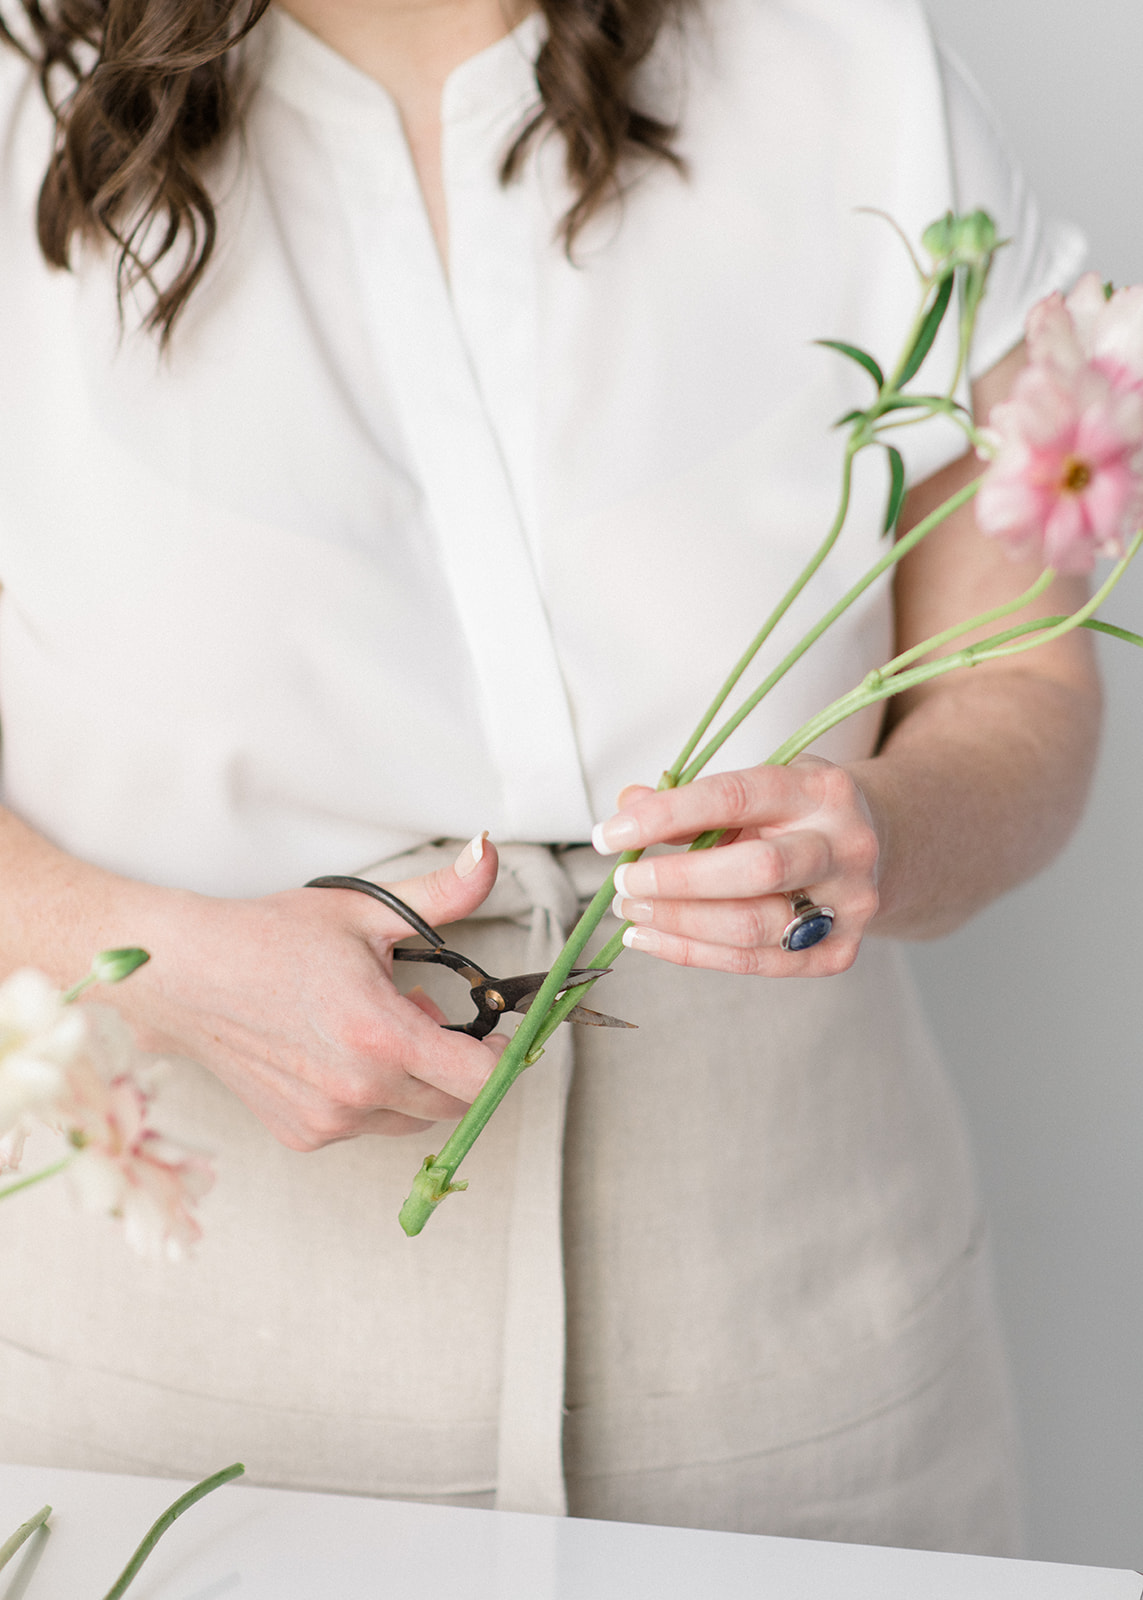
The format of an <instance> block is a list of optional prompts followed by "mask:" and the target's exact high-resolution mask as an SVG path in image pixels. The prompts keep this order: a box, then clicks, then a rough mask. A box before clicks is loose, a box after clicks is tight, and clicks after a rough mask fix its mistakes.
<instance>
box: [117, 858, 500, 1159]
mask: <svg viewBox="0 0 1143 1600" xmlns="http://www.w3.org/2000/svg"><path fill="white" fill-rule="evenodd" d="M496 871H497V859H496V851H495V849H494V848H493V847H492V846H490V845H487V844H484V845H483V848H481V841H473V844H470V845H466V846H465V848H464V850H463V851H462V852H461V854H460V856H459V857H458V859H457V861H456V862H455V863H454V864H453V865H452V866H448V867H444V868H441V869H440V870H439V871H437V872H432V873H428V874H426V875H425V876H424V877H421V878H413V879H409V880H408V881H406V882H403V883H394V884H392V885H388V886H387V887H391V888H392V889H393V890H394V891H395V892H396V893H397V894H398V895H399V896H400V898H401V899H402V900H404V901H405V902H406V903H407V904H408V905H410V906H412V907H413V909H414V910H416V911H418V912H420V914H421V915H422V916H423V917H425V919H426V920H427V921H428V922H430V923H432V924H433V925H434V926H439V925H442V924H446V923H449V922H455V921H458V920H459V919H461V918H462V917H466V916H468V915H470V914H471V913H472V912H473V911H474V910H475V909H476V907H477V906H478V905H479V904H480V903H481V901H482V900H484V899H485V897H486V896H487V894H488V892H489V891H490V889H491V888H492V885H493V883H494V882H495V880H496ZM117 881H118V883H119V884H120V885H121V888H122V890H123V891H124V893H123V897H122V901H121V902H120V903H118V904H116V906H115V912H114V918H115V926H116V928H117V929H121V930H122V932H123V933H124V934H129V938H127V937H121V938H120V939H119V941H118V942H120V943H127V942H130V943H137V944H141V945H144V946H145V947H146V948H147V949H149V950H150V951H151V953H152V959H151V961H150V962H149V963H148V964H147V965H146V966H145V967H142V968H140V969H139V971H138V972H136V973H135V974H133V975H132V977H131V979H130V980H129V982H127V983H125V984H123V986H122V988H119V989H116V990H114V991H112V992H111V993H103V994H102V995H101V998H105V999H113V1001H114V1003H115V1005H116V1008H117V1009H118V1010H119V1011H121V1012H122V1014H123V1015H124V1016H125V1017H126V1018H127V1020H128V1022H130V1023H131V1024H132V1025H133V1027H134V1029H135V1032H136V1036H137V1038H138V1040H139V1043H140V1045H141V1046H142V1047H143V1048H144V1049H147V1050H156V1051H160V1052H163V1053H167V1054H173V1053H177V1054H179V1055H186V1056H190V1057H192V1058H193V1059H194V1060H196V1061H199V1062H201V1063H202V1064H203V1065H204V1066H206V1067H208V1068H209V1069H210V1070H211V1071H212V1072H214V1073H215V1074H216V1075H217V1076H218V1077H219V1078H220V1079H221V1080H222V1082H223V1083H225V1084H226V1085H227V1086H228V1087H229V1088H230V1089H232V1090H233V1092H234V1093H235V1094H236V1095H237V1096H238V1098H239V1099H240V1100H242V1101H243V1103H244V1104H245V1105H247V1106H248V1107H249V1108H250V1110H251V1111H253V1112H254V1114H255V1115H256V1116H257V1117H258V1118H259V1119H260V1120H261V1121H262V1122H263V1123H264V1124H265V1125H266V1127H267V1128H268V1129H269V1130H270V1132H271V1133H272V1134H274V1136H275V1137H276V1138H277V1139H279V1140H281V1142H282V1143H283V1144H285V1145H288V1146H289V1147H290V1148H291V1149H293V1150H316V1149H318V1148H320V1147H321V1146H322V1145H326V1144H331V1143H333V1142H335V1141H337V1140H342V1139H351V1138H354V1137H356V1135H358V1134H362V1133H380V1134H403V1133H414V1132H417V1131H418V1130H420V1129H423V1128H426V1127H429V1126H430V1125H431V1124H432V1123H433V1122H437V1121H443V1120H454V1119H455V1118H457V1117H459V1116H461V1115H462V1114H463V1112H464V1111H465V1110H466V1108H467V1107H468V1105H469V1104H470V1103H471V1101H472V1100H473V1099H474V1098H475V1097H476V1094H477V1092H478V1090H479V1089H480V1087H481V1085H482V1083H483V1082H484V1080H485V1078H486V1077H487V1076H488V1073H489V1072H490V1071H491V1069H492V1066H493V1065H494V1063H495V1061H496V1059H497V1057H498V1056H499V1053H500V1051H501V1050H502V1049H503V1048H504V1041H503V1040H502V1039H490V1040H488V1041H479V1040H476V1039H472V1038H470V1037H468V1036H467V1035H465V1034H462V1033H451V1032H447V1031H446V1030H444V1029H442V1028H441V1027H440V1026H439V1023H440V1022H441V1021H442V1020H443V1019H442V1017H441V1014H440V1012H439V1011H438V1010H437V1009H436V1007H435V1006H433V1004H432V1002H431V1001H429V1000H428V998H427V996H424V995H418V996H416V997H406V996H403V995H400V994H399V993H398V992H397V990H396V988H395V987H394V985H393V981H392V956H391V951H392V948H393V945H394V944H395V943H396V942H397V941H398V940H400V939H404V938H407V937H408V936H409V928H408V924H407V923H405V922H403V921H402V919H401V918H400V917H399V916H397V915H396V913H394V912H391V911H389V910H388V909H387V908H386V907H385V906H383V905H381V904H379V903H378V902H377V901H375V900H372V899H369V898H367V897H366V896H365V895H361V894H353V893H350V892H347V891H344V890H337V889H320V890H319V889H291V890H287V891H285V892H284V893H280V894H272V895H267V896H265V897H263V898H260V899H251V900H226V899H214V898H209V897H207V896H204V895H198V894H192V893H189V892H184V891H179V890H165V889H150V888H148V887H146V886H143V885H126V884H124V883H123V880H117ZM116 898H117V899H118V897H116ZM124 902H125V903H124Z"/></svg>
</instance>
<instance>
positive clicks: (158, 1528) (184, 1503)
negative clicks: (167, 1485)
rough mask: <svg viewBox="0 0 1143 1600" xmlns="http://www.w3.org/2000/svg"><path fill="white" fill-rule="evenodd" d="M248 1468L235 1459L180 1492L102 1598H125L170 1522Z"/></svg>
mask: <svg viewBox="0 0 1143 1600" xmlns="http://www.w3.org/2000/svg"><path fill="white" fill-rule="evenodd" d="M245 1471H246V1468H245V1467H244V1466H243V1465H242V1463H241V1461H236V1462H235V1463H234V1465H233V1466H232V1467H223V1469H222V1471H221V1472H215V1473H213V1474H212V1475H211V1476H210V1477H209V1478H204V1479H203V1480H202V1482H201V1483H196V1484H195V1486H194V1488H193V1489H188V1490H187V1492H186V1494H182V1495H180V1496H179V1498H178V1499H177V1500H176V1501H175V1502H174V1504H173V1505H170V1506H168V1507H167V1509H166V1510H165V1511H164V1512H163V1514H162V1516H161V1517H160V1518H159V1519H158V1521H157V1522H155V1523H154V1524H153V1525H152V1526H151V1528H150V1530H149V1531H148V1533H147V1535H146V1537H145V1538H144V1540H143V1542H142V1544H141V1545H140V1546H139V1548H138V1549H137V1550H136V1552H135V1554H134V1555H133V1556H132V1557H131V1559H130V1561H129V1562H128V1563H127V1565H126V1566H125V1567H124V1568H123V1571H122V1572H121V1573H120V1574H119V1576H118V1578H117V1579H116V1580H115V1582H114V1583H113V1584H112V1585H111V1588H110V1589H108V1591H107V1593H106V1595H104V1597H103V1600H122V1597H123V1595H125V1594H126V1593H127V1589H128V1587H129V1585H130V1584H131V1583H133V1582H134V1580H135V1578H136V1577H137V1576H138V1573H139V1568H140V1567H141V1566H142V1565H143V1563H144V1561H146V1559H147V1557H148V1556H149V1555H150V1554H151V1551H152V1550H153V1549H154V1548H155V1546H156V1545H157V1544H158V1542H159V1540H160V1539H161V1538H162V1537H163V1535H164V1533H166V1531H167V1529H168V1528H169V1527H170V1526H171V1524H172V1523H173V1522H175V1521H176V1520H177V1519H178V1518H179V1517H181V1516H182V1514H183V1512H184V1511H189V1510H190V1508H191V1506H193V1505H194V1504H195V1503H196V1502H197V1501H199V1500H201V1499H203V1497H204V1496H205V1495H208V1494H210V1493H211V1491H212V1490H213V1489H218V1488H221V1486H222V1485H223V1484H224V1483H229V1482H230V1480H231V1479H232V1478H240V1477H241V1476H242V1474H243V1473H244V1472H245Z"/></svg>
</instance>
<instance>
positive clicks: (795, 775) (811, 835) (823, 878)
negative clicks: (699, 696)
mask: <svg viewBox="0 0 1143 1600" xmlns="http://www.w3.org/2000/svg"><path fill="white" fill-rule="evenodd" d="M712 829H727V830H731V831H732V833H733V840H732V841H726V842H724V843H723V844H722V845H721V846H720V847H719V848H717V849H713V850H703V851H691V852H686V853H674V854H656V855H651V856H643V857H642V859H641V860H639V861H635V862H628V863H625V864H623V865H621V866H619V867H618V868H617V869H616V872H615V888H616V897H615V900H614V902H613V905H612V910H613V912H614V914H615V915H616V916H617V917H619V918H620V919H621V920H623V921H625V922H628V923H631V924H632V926H631V927H629V928H628V929H627V930H626V932H625V934H624V943H625V944H627V945H628V946H629V947H630V948H632V949H636V950H643V951H645V952H647V953H648V954H651V955H655V956H657V957H658V958H660V959H661V960H666V961H670V962H672V963H674V964H676V965H680V966H696V967H707V968H715V969H719V970H722V971H727V972H740V973H759V974H765V975H768V976H775V977H776V976H793V975H804V976H823V975H827V974H830V973H835V972H841V971H844V970H845V969H846V968H847V967H848V966H850V965H852V963H853V960H854V959H855V957H856V954H857V950H858V948H859V945H860V942H861V938H862V935H863V934H864V932H865V929H866V927H867V925H868V923H869V921H870V919H871V918H872V916H873V915H874V914H875V912H876V910H877V904H878V899H877V888H876V872H877V861H878V856H879V842H878V839H877V836H876V833H875V831H874V827H873V823H872V820H871V818H870V815H869V811H868V808H867V807H866V805H865V803H864V798H863V796H862V795H861V792H860V790H859V789H858V787H857V785H856V783H855V782H854V780H853V779H852V778H851V777H850V776H849V774H848V773H847V772H846V771H845V770H844V769H843V768H840V767H835V766H833V765H832V764H831V763H829V762H825V761H821V760H818V759H817V758H803V759H801V760H799V761H798V762H797V763H795V764H793V765H792V766H791V767H790V768H789V769H784V768H773V767H758V768H754V769H752V770H750V771H745V772H734V773H723V774H720V775H718V776H717V777H714V778H710V779H701V780H699V781H698V782H696V783H694V784H692V785H687V786H685V787H684V788H682V789H677V790H667V791H663V792H655V791H651V790H648V789H644V788H630V789H627V790H625V791H624V792H623V794H622V796H621V800H620V809H619V811H618V812H617V813H616V816H614V817H612V818H611V819H609V821H608V822H607V823H605V824H603V825H602V827H601V828H599V829H597V830H596V835H595V843H596V847H597V849H598V848H600V847H601V846H603V847H604V848H608V847H610V848H623V849H625V850H626V849H639V848H643V847H646V846H648V845H651V844H663V843H669V842H671V841H673V840H678V839H685V838H693V837H694V836H695V835H697V834H699V833H702V832H706V831H707V830H712ZM796 890H802V891H805V892H806V893H808V894H810V895H811V896H812V898H813V899H814V900H816V901H817V902H819V903H820V904H823V905H828V906H830V907H831V908H832V909H833V910H834V912H835V917H834V922H833V927H832V929H831V930H830V933H829V935H828V937H827V938H826V939H825V940H823V941H822V942H821V943H819V944H818V945H815V946H813V947H811V948H809V949H803V950H798V951H786V950H782V949H781V948H780V941H781V939H782V935H783V933H784V932H785V930H786V928H787V927H788V926H789V924H790V922H791V920H792V919H793V915H794V914H793V911H792V909H791V905H790V901H789V900H788V899H787V896H788V895H790V894H792V893H793V892H794V891H796Z"/></svg>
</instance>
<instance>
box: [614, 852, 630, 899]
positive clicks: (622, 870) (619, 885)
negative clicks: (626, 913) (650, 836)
mask: <svg viewBox="0 0 1143 1600" xmlns="http://www.w3.org/2000/svg"><path fill="white" fill-rule="evenodd" d="M633 865H634V863H633V862H631V861H625V862H624V863H623V865H622V866H621V867H616V869H615V876H614V879H613V880H612V881H613V882H614V884H615V892H616V894H617V895H618V896H619V898H620V899H621V900H626V899H628V898H629V895H630V891H629V890H628V888H627V871H628V868H629V867H631V866H633Z"/></svg>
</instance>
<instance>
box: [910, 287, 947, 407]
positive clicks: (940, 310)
mask: <svg viewBox="0 0 1143 1600" xmlns="http://www.w3.org/2000/svg"><path fill="white" fill-rule="evenodd" d="M953 279H954V275H953V274H952V273H951V272H950V273H949V275H948V277H947V278H946V279H945V281H944V282H943V283H942V284H941V287H940V292H939V293H938V295H937V298H936V299H935V300H934V301H933V303H932V305H931V307H930V308H929V314H928V316H927V317H926V318H925V320H924V322H923V323H922V324H921V331H920V332H919V333H918V335H917V342H916V343H915V344H914V346H913V348H912V350H911V351H910V352H909V359H908V360H907V361H906V362H905V365H904V368H903V369H902V372H901V376H900V377H899V378H898V380H897V384H898V387H899V388H900V387H902V386H903V385H904V384H906V383H908V381H909V379H910V378H913V377H915V376H916V375H917V372H918V371H919V370H920V366H921V362H922V361H924V359H925V357H926V356H927V355H928V353H929V351H930V350H931V349H932V348H933V340H934V339H935V338H936V336H937V334H938V332H939V331H940V326H941V323H942V322H943V321H944V320H945V312H946V311H947V310H948V308H949V301H950V300H951V299H952V292H953Z"/></svg>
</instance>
